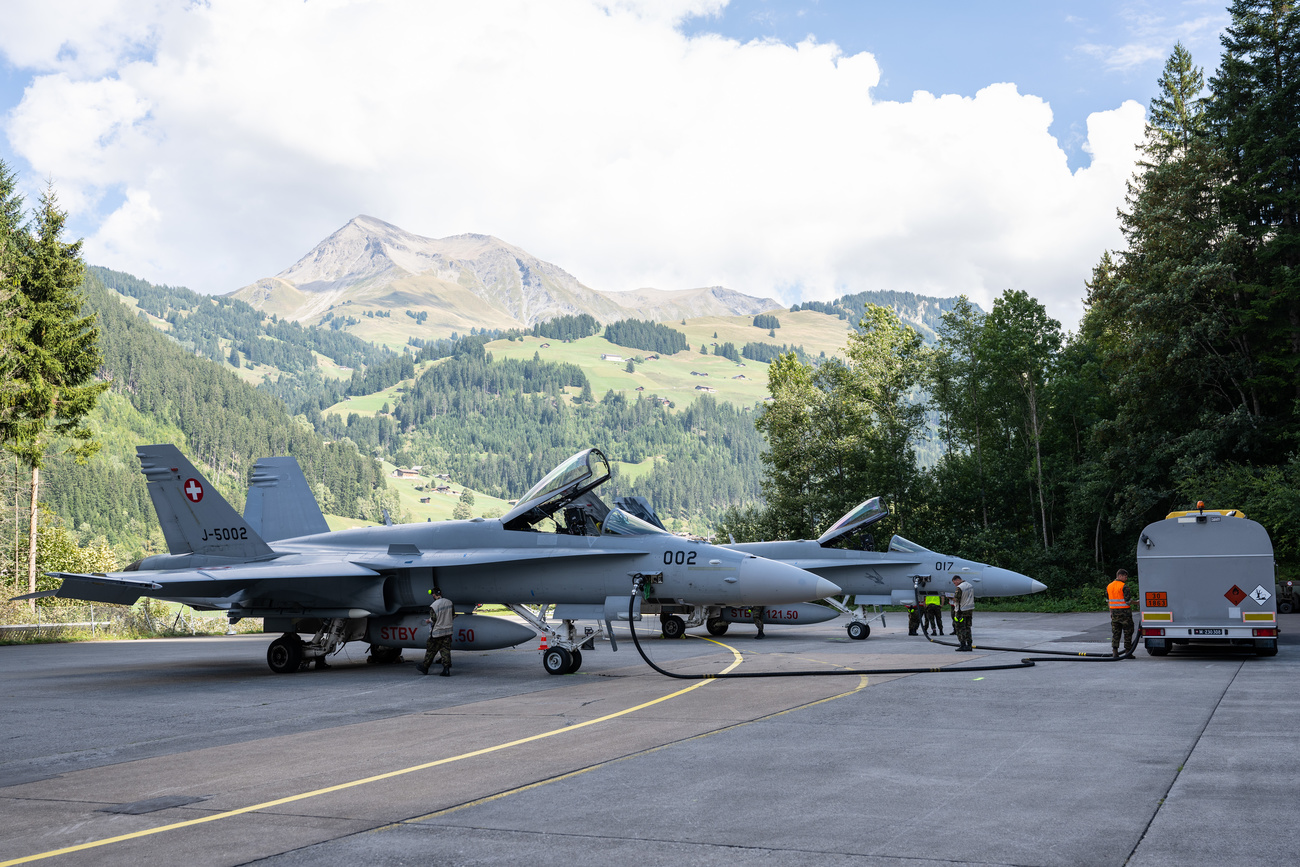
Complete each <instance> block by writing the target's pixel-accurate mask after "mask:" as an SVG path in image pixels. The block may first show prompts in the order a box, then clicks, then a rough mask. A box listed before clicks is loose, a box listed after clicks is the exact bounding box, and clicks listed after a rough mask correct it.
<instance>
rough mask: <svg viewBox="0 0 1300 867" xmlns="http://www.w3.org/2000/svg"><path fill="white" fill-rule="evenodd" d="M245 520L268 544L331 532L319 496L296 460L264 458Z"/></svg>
mask: <svg viewBox="0 0 1300 867" xmlns="http://www.w3.org/2000/svg"><path fill="white" fill-rule="evenodd" d="M244 520H245V521H247V522H248V525H249V526H250V527H252V528H253V529H254V530H256V531H257V532H258V533H259V534H260V535H261V537H262V538H263V539H265V540H266V541H267V542H275V541H278V540H280V539H295V538H297V537H298V536H314V535H316V534H317V533H328V532H329V529H330V528H329V524H326V523H325V516H324V515H322V514H321V510H320V506H319V505H318V504H317V502H316V497H315V496H314V495H313V494H312V492H311V486H309V485H308V484H307V477H306V476H304V475H303V474H302V467H300V466H298V461H297V459H296V458H262V459H261V460H259V461H258V462H257V465H256V466H255V467H253V483H252V484H251V485H249V488H248V502H247V503H245V504H244Z"/></svg>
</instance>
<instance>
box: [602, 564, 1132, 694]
mask: <svg viewBox="0 0 1300 867" xmlns="http://www.w3.org/2000/svg"><path fill="white" fill-rule="evenodd" d="M642 582H643V579H642V577H641V576H640V575H638V576H636V577H635V579H634V580H633V583H632V595H631V597H630V598H629V599H628V602H627V620H628V626H629V628H630V629H631V631H632V643H633V644H634V645H636V652H637V653H639V654H641V658H642V659H644V660H645V663H646V665H648V666H650V667H651V668H653V669H654V670H655V671H657V672H659V673H660V674H662V675H663V676H664V677H671V678H674V679H676V680H734V679H739V678H751V677H833V676H837V675H850V674H858V675H861V674H873V675H880V674H954V673H958V674H959V673H961V672H964V671H1004V670H1006V669H1011V668H1033V667H1034V665H1036V664H1037V663H1039V662H1107V661H1109V662H1118V661H1119V659H1132V658H1133V657H1132V649H1131V648H1130V649H1129V653H1128V655H1127V656H1122V657H1119V658H1118V659H1117V658H1115V657H1113V656H1110V655H1109V654H1107V655H1106V656H1105V659H1102V658H1101V657H1100V656H1099V655H1098V654H1092V655H1091V658H1090V659H1084V658H1081V657H1080V655H1077V654H1071V653H1061V652H1060V651H1051V650H1047V651H1042V652H1043V653H1053V654H1059V656H1063V657H1065V658H1063V659H1062V658H1059V657H1058V656H1037V657H1035V656H1027V657H1024V658H1022V659H1021V660H1020V661H1019V662H1008V663H1003V664H1001V665H964V666H962V667H961V668H944V667H941V666H931V667H929V668H852V669H843V668H842V669H831V670H826V669H817V670H814V671H754V672H738V671H733V672H728V673H725V674H678V673H677V672H673V671H668V670H667V669H665V668H662V667H660V666H658V665H656V664H655V662H654V660H652V659H651V658H650V657H648V656H646V652H645V650H644V649H643V648H642V647H641V640H640V639H639V638H637V635H636V623H635V618H634V615H635V613H636V597H637V594H638V593H640V592H641V586H642ZM926 638H929V636H928V635H927V636H926ZM931 640H932V639H931ZM935 643H936V644H948V642H943V641H940V642H935ZM949 646H950V647H951V646H955V645H949ZM981 649H982V650H999V649H1002V650H1005V649H1007V648H993V647H985V648H981ZM1026 652H1029V653H1032V652H1034V651H1026ZM1084 656H1087V654H1084Z"/></svg>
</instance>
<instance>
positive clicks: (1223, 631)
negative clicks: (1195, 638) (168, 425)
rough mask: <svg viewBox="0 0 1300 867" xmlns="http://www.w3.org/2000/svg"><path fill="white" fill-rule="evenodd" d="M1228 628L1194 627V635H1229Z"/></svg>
mask: <svg viewBox="0 0 1300 867" xmlns="http://www.w3.org/2000/svg"><path fill="white" fill-rule="evenodd" d="M1227 634H1228V630H1226V629H1193V630H1192V635H1227Z"/></svg>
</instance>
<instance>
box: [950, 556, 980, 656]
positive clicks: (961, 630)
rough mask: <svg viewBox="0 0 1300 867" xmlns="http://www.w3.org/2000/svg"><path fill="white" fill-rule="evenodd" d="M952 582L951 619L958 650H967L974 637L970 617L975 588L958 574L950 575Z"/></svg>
mask: <svg viewBox="0 0 1300 867" xmlns="http://www.w3.org/2000/svg"><path fill="white" fill-rule="evenodd" d="M952 583H953V585H955V587H956V591H957V592H956V593H954V594H953V597H952V615H953V617H952V619H953V622H954V627H953V628H954V629H956V631H957V641H958V642H959V644H958V647H957V650H958V652H969V651H970V649H971V645H972V644H973V643H974V639H972V638H971V632H970V628H971V618H972V617H974V615H975V588H974V587H972V586H971V585H970V582H969V581H964V580H962V577H961V576H960V575H954V576H952Z"/></svg>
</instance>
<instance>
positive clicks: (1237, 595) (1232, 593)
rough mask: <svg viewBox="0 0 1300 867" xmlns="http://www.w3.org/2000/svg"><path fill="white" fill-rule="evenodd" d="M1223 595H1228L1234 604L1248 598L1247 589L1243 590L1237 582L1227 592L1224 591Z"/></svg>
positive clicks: (1238, 603)
mask: <svg viewBox="0 0 1300 867" xmlns="http://www.w3.org/2000/svg"><path fill="white" fill-rule="evenodd" d="M1223 595H1224V596H1226V597H1227V599H1228V601H1229V602H1231V603H1232V604H1233V605H1240V604H1241V600H1243V599H1245V598H1246V591H1245V590H1242V589H1241V588H1240V587H1238V586H1237V585H1236V584H1233V585H1232V589H1231V590H1229V591H1228V592H1227V593H1224V594H1223Z"/></svg>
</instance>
